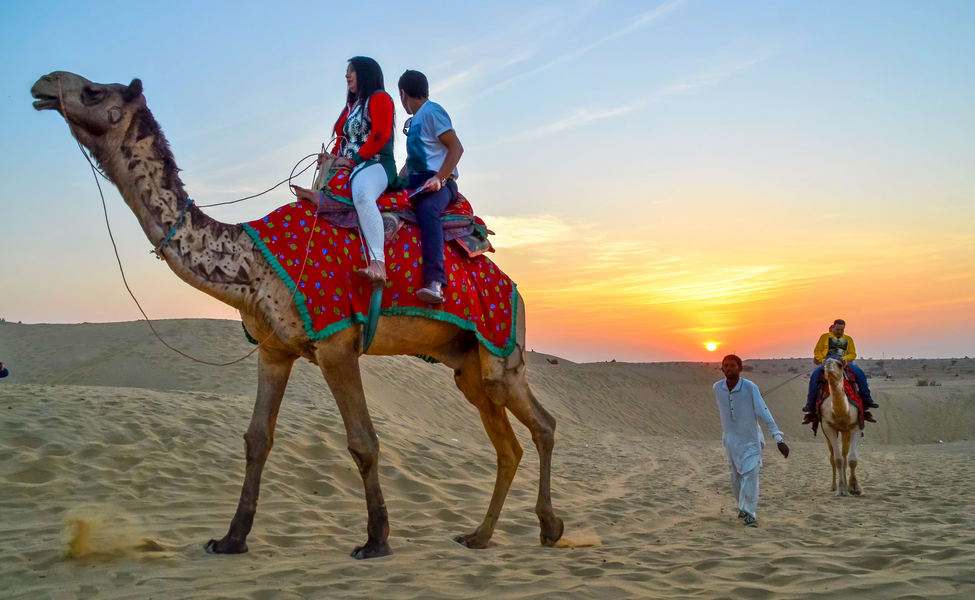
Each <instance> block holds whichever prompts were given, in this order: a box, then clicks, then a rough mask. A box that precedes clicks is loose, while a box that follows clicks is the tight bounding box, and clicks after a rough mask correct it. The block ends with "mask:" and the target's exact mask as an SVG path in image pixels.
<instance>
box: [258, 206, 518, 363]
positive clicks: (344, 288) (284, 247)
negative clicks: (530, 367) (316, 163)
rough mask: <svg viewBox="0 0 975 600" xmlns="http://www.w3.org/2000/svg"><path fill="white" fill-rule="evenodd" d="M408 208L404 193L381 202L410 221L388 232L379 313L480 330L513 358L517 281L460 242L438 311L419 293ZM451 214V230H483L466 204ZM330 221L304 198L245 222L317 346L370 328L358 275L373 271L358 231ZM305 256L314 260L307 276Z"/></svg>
mask: <svg viewBox="0 0 975 600" xmlns="http://www.w3.org/2000/svg"><path fill="white" fill-rule="evenodd" d="M460 200H463V198H460ZM408 203H409V201H408V200H407V198H406V195H405V192H392V193H389V194H386V195H384V197H383V198H382V199H381V200H380V206H381V207H382V208H383V210H384V217H385V216H387V215H390V214H391V213H394V214H393V216H395V217H397V218H398V217H404V218H398V221H397V222H396V224H395V226H394V227H392V228H390V227H387V239H386V273H387V277H388V281H387V282H386V287H385V288H384V289H383V296H382V306H381V310H380V315H381V316H416V317H425V318H429V319H436V320H439V321H446V322H448V323H452V324H454V325H456V326H457V327H459V328H461V329H464V330H467V331H471V332H473V333H474V334H475V335H476V337H477V339H478V341H479V342H480V343H481V344H482V345H484V347H485V348H487V350H488V351H490V352H491V353H492V354H495V355H498V356H507V355H508V354H510V353H511V351H512V350H513V349H514V345H515V339H516V337H515V331H516V326H517V323H516V320H517V314H518V312H517V302H518V293H517V289H516V286H515V284H514V282H513V281H511V279H510V278H508V276H507V275H505V274H504V272H503V271H501V269H499V268H498V267H497V266H496V265H495V264H494V263H493V262H492V261H491V260H490V259H489V258H487V257H486V256H484V255H483V254H478V255H476V256H470V252H468V250H465V246H463V244H462V240H461V239H459V238H458V239H454V241H453V242H447V244H446V245H445V247H444V271H445V273H446V274H447V279H448V281H447V285H446V286H444V298H445V302H444V304H442V305H439V306H435V305H430V304H427V303H425V302H423V301H421V300H420V299H419V298H417V297H416V290H418V289H419V288H420V287H422V286H423V283H424V282H423V277H422V274H421V264H422V258H421V252H420V230H419V227H417V226H416V225H415V223H413V222H411V221H410V219H409V218H408V217H409V214H410V211H409V207H408ZM320 204H321V203H320ZM457 205H460V206H457ZM325 208H326V209H327V207H325ZM316 213H317V214H318V215H319V216H318V218H317V222H316ZM447 213H448V214H446V215H445V217H444V218H445V225H446V223H447V222H448V221H449V218H450V217H451V216H453V217H454V218H458V217H460V218H465V219H469V220H470V222H471V223H473V224H474V225H479V226H481V227H483V222H482V221H480V219H477V218H476V217H474V216H473V211H472V210H471V209H470V205H469V204H467V201H466V200H463V203H460V202H455V203H453V204H452V205H451V208H450V209H448V211H447ZM468 213H469V214H468ZM328 216H329V215H328V211H327V210H325V211H323V210H322V207H321V206H316V204H315V203H313V202H309V201H304V200H299V201H296V202H292V203H290V204H286V205H284V206H282V207H280V208H278V209H276V210H274V211H273V212H271V213H270V214H269V215H267V216H265V217H264V218H262V219H257V220H255V221H250V222H248V223H244V224H243V227H244V230H245V231H246V232H247V234H248V235H249V236H250V237H251V239H253V240H254V243H255V244H257V246H258V247H259V248H260V250H261V253H262V254H263V255H264V258H265V259H267V261H268V262H269V263H270V264H271V266H272V267H273V269H274V271H275V273H277V275H278V277H280V278H281V280H282V281H283V282H284V283H285V285H287V286H288V289H289V290H291V291H292V292H295V294H294V303H295V306H296V308H297V309H298V314H299V315H300V316H301V319H302V322H303V325H304V328H305V332H306V333H307V334H308V336H309V338H310V339H313V340H321V339H325V338H327V337H328V336H330V335H332V334H333V333H335V332H337V331H341V330H342V329H345V328H346V327H350V326H352V325H355V324H363V323H365V322H366V320H367V314H368V311H369V299H370V294H371V292H372V288H371V286H370V285H369V283H368V282H367V281H366V280H365V279H364V278H362V277H361V276H360V275H357V274H356V273H355V270H356V269H357V268H362V267H364V266H365V265H366V260H365V256H364V252H363V245H362V242H361V240H360V238H359V232H358V229H356V228H353V227H340V226H339V225H337V224H335V223H334V222H333V221H331V220H329V219H328ZM474 225H471V227H473V226H474ZM484 229H485V231H486V228H484ZM446 231H447V227H445V232H446ZM488 247H489V246H488ZM306 252H307V257H308V258H307V259H306V260H305V265H304V270H302V260H303V259H304V257H305V256H306ZM296 287H297V291H296V290H295V288H296Z"/></svg>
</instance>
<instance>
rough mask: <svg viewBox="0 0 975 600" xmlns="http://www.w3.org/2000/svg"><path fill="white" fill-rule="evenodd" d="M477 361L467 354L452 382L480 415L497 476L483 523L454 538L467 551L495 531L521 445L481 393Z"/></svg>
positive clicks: (500, 409)
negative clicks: (493, 451) (491, 449)
mask: <svg viewBox="0 0 975 600" xmlns="http://www.w3.org/2000/svg"><path fill="white" fill-rule="evenodd" d="M478 361H479V359H478V353H477V351H476V350H475V351H473V352H470V353H469V354H468V355H467V357H466V358H465V360H464V364H463V365H462V366H461V368H460V369H457V370H456V371H455V372H454V380H455V381H456V383H457V387H458V388H460V391H461V392H463V393H464V396H465V397H466V398H467V400H468V401H469V402H470V403H471V404H473V405H474V406H475V407H476V408H477V410H478V411H479V412H480V413H481V422H482V423H483V424H484V430H485V431H486V432H487V435H488V438H490V440H491V443H492V444H493V445H494V449H495V451H496V452H497V460H498V467H497V468H498V473H497V477H496V479H495V482H494V491H493V493H492V494H491V503H490V505H489V506H488V510H487V514H486V515H484V520H483V521H482V522H481V524H480V525H479V526H478V527H477V529H475V530H474V531H473V532H472V533H469V534H466V535H459V536H457V537H455V538H454V540H455V541H456V542H458V543H460V544H463V545H464V546H467V547H468V548H486V547H487V545H488V542H489V541H490V540H491V536H492V535H494V528H495V526H496V525H497V522H498V519H499V518H500V516H501V508H502V507H503V506H504V501H505V499H506V498H507V497H508V490H510V489H511V482H512V480H513V479H514V478H515V472H516V471H517V470H518V463H519V462H521V456H522V449H521V445H520V444H519V443H518V439H517V438H516V437H515V432H514V431H512V429H511V423H510V421H508V415H507V413H506V412H505V408H504V406H499V405H497V404H495V403H493V402H492V401H491V399H490V398H489V397H488V395H487V393H486V391H485V390H484V385H483V382H482V380H481V369H480V365H479V364H478Z"/></svg>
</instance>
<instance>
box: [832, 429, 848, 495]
mask: <svg viewBox="0 0 975 600" xmlns="http://www.w3.org/2000/svg"><path fill="white" fill-rule="evenodd" d="M844 435H845V434H844V433H843V432H840V431H834V432H833V436H832V438H833V462H834V463H835V464H836V475H837V478H838V481H837V482H836V495H837V496H848V495H849V487H848V484H847V479H846V448H847V442H846V440H845V439H844Z"/></svg>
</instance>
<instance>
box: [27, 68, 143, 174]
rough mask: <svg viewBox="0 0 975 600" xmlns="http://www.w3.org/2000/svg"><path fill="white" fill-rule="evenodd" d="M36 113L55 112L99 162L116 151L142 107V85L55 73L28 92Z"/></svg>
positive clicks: (139, 82) (63, 72) (44, 78)
mask: <svg viewBox="0 0 975 600" xmlns="http://www.w3.org/2000/svg"><path fill="white" fill-rule="evenodd" d="M30 93H31V96H33V97H34V98H35V100H34V108H36V109H37V110H56V111H58V112H59V113H61V116H62V117H64V119H65V120H66V121H67V122H68V124H69V126H71V130H72V132H73V133H74V134H75V136H76V137H77V138H78V141H79V142H81V143H82V144H83V145H84V146H85V147H87V148H88V149H89V150H91V151H92V154H94V155H95V156H96V157H98V158H99V159H101V157H104V156H105V155H106V153H107V152H109V151H110V150H111V149H114V148H117V147H118V145H119V143H120V142H121V139H122V136H123V134H124V133H125V132H126V131H127V130H128V128H129V126H130V125H131V123H132V119H133V118H135V116H136V114H137V113H138V112H139V111H140V109H142V108H144V107H145V105H146V99H145V97H144V96H143V95H142V82H141V81H139V80H138V79H133V80H132V83H130V84H129V85H123V84H121V83H104V84H103V83H94V82H92V81H88V80H87V79H85V78H84V77H82V76H80V75H75V74H74V73H69V72H67V71H55V72H53V73H51V74H49V75H45V76H43V77H41V78H40V79H38V80H37V83H35V84H34V85H33V87H31V89H30Z"/></svg>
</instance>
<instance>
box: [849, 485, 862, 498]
mask: <svg viewBox="0 0 975 600" xmlns="http://www.w3.org/2000/svg"><path fill="white" fill-rule="evenodd" d="M861 494H863V490H861V489H860V488H858V487H857V488H853V489H852V490H850V495H851V496H859V495H861Z"/></svg>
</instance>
